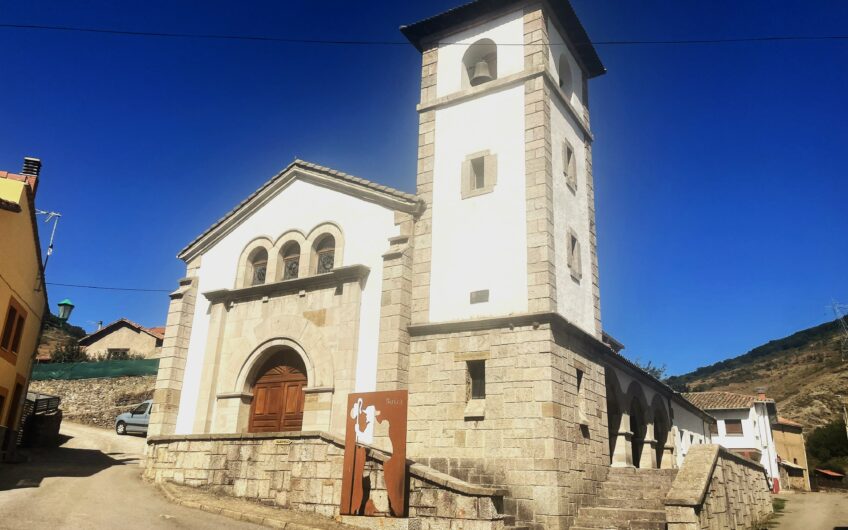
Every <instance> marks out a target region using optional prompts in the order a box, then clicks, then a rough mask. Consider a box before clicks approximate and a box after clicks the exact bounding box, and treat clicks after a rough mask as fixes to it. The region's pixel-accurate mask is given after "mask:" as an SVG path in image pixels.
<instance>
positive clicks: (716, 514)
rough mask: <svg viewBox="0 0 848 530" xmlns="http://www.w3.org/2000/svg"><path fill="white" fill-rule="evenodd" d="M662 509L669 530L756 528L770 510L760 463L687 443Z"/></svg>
mask: <svg viewBox="0 0 848 530" xmlns="http://www.w3.org/2000/svg"><path fill="white" fill-rule="evenodd" d="M665 512H666V520H667V521H668V530H710V529H713V528H733V529H737V528H738V529H742V528H758V525H759V524H760V523H763V522H764V521H765V520H766V519H768V517H769V515H770V514H771V513H772V505H771V495H770V493H769V485H768V480H767V478H766V474H765V469H764V468H763V466H761V465H760V464H758V463H756V462H752V461H750V460H748V459H745V458H742V457H741V456H738V455H734V454H733V453H731V452H730V451H728V450H726V449H724V448H723V447H721V446H718V445H695V446H692V447H690V448H689V452H688V453H687V455H686V459H685V460H684V461H683V466H682V467H681V468H680V471H679V472H678V473H677V477H676V478H675V480H674V483H673V484H672V486H671V491H669V493H668V496H667V497H666V500H665Z"/></svg>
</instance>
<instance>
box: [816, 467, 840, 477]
mask: <svg viewBox="0 0 848 530" xmlns="http://www.w3.org/2000/svg"><path fill="white" fill-rule="evenodd" d="M816 472H817V473H821V474H822V475H827V476H828V477H833V478H842V477H844V476H845V475H843V474H842V473H837V472H836V471H831V470H829V469H819V468H816Z"/></svg>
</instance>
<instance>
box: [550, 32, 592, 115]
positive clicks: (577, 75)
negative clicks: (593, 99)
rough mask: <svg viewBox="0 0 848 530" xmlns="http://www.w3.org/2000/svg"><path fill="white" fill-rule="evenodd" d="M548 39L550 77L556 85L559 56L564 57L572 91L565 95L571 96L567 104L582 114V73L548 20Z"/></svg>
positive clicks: (558, 78) (558, 80)
mask: <svg viewBox="0 0 848 530" xmlns="http://www.w3.org/2000/svg"><path fill="white" fill-rule="evenodd" d="M548 39H549V40H550V43H551V45H550V47H549V50H550V51H549V53H548V65H549V68H550V70H551V75H552V76H553V78H554V79H556V80H557V83H559V82H560V75H561V74H560V71H559V58H560V57H561V56H565V58H566V59H567V60H568V65H569V68H570V70H571V79H572V90H571V92H570V94H568V93H567V95H570V96H571V97H570V98H569V103H571V105H572V106H573V107H574V109H575V110H577V111H578V112H580V113H582V112H583V108H584V107H583V71H582V70H581V69H580V66H579V65H578V64H577V61H576V60H575V59H574V55H572V53H571V50H569V49H568V46H566V45H565V41H564V40H563V38H562V36H561V35H560V33H559V31H557V29H556V27H555V26H554V24H553V22H552V21H551V20H550V19H549V20H548Z"/></svg>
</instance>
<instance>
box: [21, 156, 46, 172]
mask: <svg viewBox="0 0 848 530" xmlns="http://www.w3.org/2000/svg"><path fill="white" fill-rule="evenodd" d="M39 173H41V160H39V159H37V158H32V157H29V156H27V157H24V168H23V170H21V175H29V176H31V177H37V176H38V174H39Z"/></svg>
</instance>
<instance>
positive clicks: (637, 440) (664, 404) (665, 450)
mask: <svg viewBox="0 0 848 530" xmlns="http://www.w3.org/2000/svg"><path fill="white" fill-rule="evenodd" d="M605 386H606V396H607V417H608V428H609V454H610V465H611V466H612V467H635V468H639V469H673V468H676V467H677V464H676V462H675V436H674V427H673V426H672V421H673V419H674V416H673V408H672V407H671V403H670V401H669V400H668V398H666V397H664V396H663V394H661V393H660V392H656V391H655V390H654V389H652V388H649V387H648V386H647V385H646V384H645V380H644V377H642V378H640V379H638V380H637V379H634V378H632V377H630V376H629V375H627V374H624V373H623V372H620V371H618V370H616V369H614V368H607V369H606V371H605Z"/></svg>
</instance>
